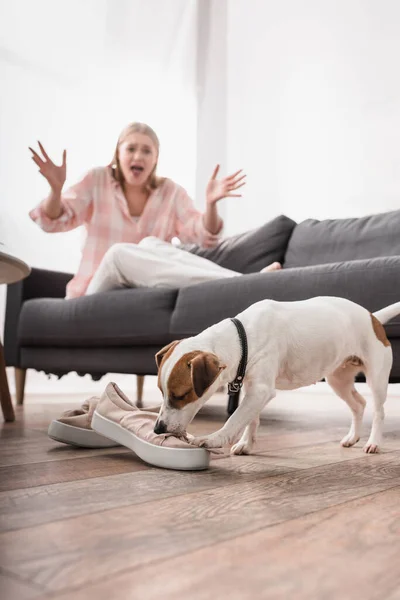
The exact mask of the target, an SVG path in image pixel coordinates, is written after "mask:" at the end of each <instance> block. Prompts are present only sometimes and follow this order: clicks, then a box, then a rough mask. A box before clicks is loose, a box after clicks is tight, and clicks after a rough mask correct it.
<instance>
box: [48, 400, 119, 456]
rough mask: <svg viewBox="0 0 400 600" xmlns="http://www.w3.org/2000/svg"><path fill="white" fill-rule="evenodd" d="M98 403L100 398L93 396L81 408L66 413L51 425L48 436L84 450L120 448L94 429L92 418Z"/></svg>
mask: <svg viewBox="0 0 400 600" xmlns="http://www.w3.org/2000/svg"><path fill="white" fill-rule="evenodd" d="M98 402H99V398H97V397H96V396H93V397H92V398H89V399H88V400H85V402H84V403H83V404H82V406H81V407H80V408H77V409H75V410H67V411H65V412H64V413H63V414H62V415H61V417H60V418H59V419H56V420H54V421H52V422H51V423H50V425H49V428H48V430H47V434H48V436H49V437H51V438H52V439H53V440H56V441H57V442H62V443H63V444H70V445H71V446H80V447H82V448H111V447H113V446H119V444H118V443H117V442H113V441H112V440H109V439H107V438H105V437H104V436H103V435H99V434H98V433H97V432H96V431H93V429H92V425H91V423H92V417H93V413H94V411H95V408H96V406H97V404H98Z"/></svg>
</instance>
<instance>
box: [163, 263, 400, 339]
mask: <svg viewBox="0 0 400 600" xmlns="http://www.w3.org/2000/svg"><path fill="white" fill-rule="evenodd" d="M399 273H400V256H389V257H385V258H373V259H366V260H354V261H346V262H341V263H330V264H324V265H316V266H313V267H298V268H296V269H283V270H282V271H276V272H272V273H254V274H251V275H243V276H242V277H234V278H232V279H223V280H220V281H211V282H207V283H202V284H199V285H195V286H189V287H187V288H183V289H181V290H179V295H178V298H177V302H176V306H175V310H174V313H173V315H172V322H171V333H172V336H173V337H175V338H180V337H182V336H189V335H195V334H197V333H199V332H200V331H202V330H203V329H204V328H206V327H209V326H210V325H213V324H214V323H217V322H218V321H220V320H222V319H226V318H227V317H234V316H235V315H236V314H237V313H239V312H241V311H243V310H245V309H246V308H247V307H248V306H250V305H251V304H253V303H254V302H259V301H260V300H265V299H266V298H271V299H273V300H278V301H280V302H290V301H293V300H305V299H307V298H312V297H313V296H341V297H342V298H347V299H348V300H352V301H353V302H356V303H358V304H361V306H364V307H365V308H367V309H368V310H370V311H371V312H374V311H375V310H379V309H380V308H383V307H384V306H388V305H389V304H394V303H395V302H399V300H400V277H399V276H398V275H399ZM385 329H386V332H387V335H388V336H389V337H390V338H397V337H398V338H400V316H398V317H396V318H395V319H393V320H392V321H391V322H390V323H389V324H387V325H386V326H385Z"/></svg>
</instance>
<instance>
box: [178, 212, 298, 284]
mask: <svg viewBox="0 0 400 600" xmlns="http://www.w3.org/2000/svg"><path fill="white" fill-rule="evenodd" d="M295 225H296V223H295V221H293V220H292V219H289V217H285V215H280V216H279V217H276V218H275V219H273V220H272V221H269V222H268V223H265V225H262V227H259V228H257V229H253V230H251V231H247V232H245V233H241V234H239V235H235V236H233V237H229V238H226V239H224V240H222V241H221V242H220V243H219V244H218V245H217V246H216V247H215V248H200V247H199V246H196V245H195V244H186V245H183V246H181V248H183V249H184V250H188V251H189V252H193V254H197V255H198V256H203V257H204V258H208V259H209V260H212V261H213V262H215V263H217V264H218V265H221V266H222V267H225V268H226V269H231V270H232V271H238V272H239V273H256V272H257V271H261V269H262V268H264V267H266V266H267V265H269V264H271V263H272V262H274V261H278V262H282V261H283V259H284V256H285V252H286V248H287V245H288V241H289V239H290V236H291V235H292V231H293V228H294V227H295Z"/></svg>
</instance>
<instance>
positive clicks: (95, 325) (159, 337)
mask: <svg viewBox="0 0 400 600" xmlns="http://www.w3.org/2000/svg"><path fill="white" fill-rule="evenodd" d="M177 294H178V291H177V290H173V289H150V288H136V289H127V290H115V291H112V292H107V293H104V294H94V295H93V296H84V297H82V298H74V299H71V300H65V299H61V298H36V299H32V300H27V301H26V302H24V304H23V306H22V310H21V313H20V319H19V326H18V340H19V345H20V346H22V347H29V346H35V347H46V346H47V347H51V348H59V347H70V348H71V347H73V348H90V347H96V346H101V347H114V346H117V347H124V346H129V347H132V346H136V345H139V346H140V345H145V346H151V345H153V344H155V345H158V346H160V345H162V344H164V343H165V344H167V343H168V342H170V341H171V334H170V321H171V313H172V311H173V309H174V306H175V302H176V298H177Z"/></svg>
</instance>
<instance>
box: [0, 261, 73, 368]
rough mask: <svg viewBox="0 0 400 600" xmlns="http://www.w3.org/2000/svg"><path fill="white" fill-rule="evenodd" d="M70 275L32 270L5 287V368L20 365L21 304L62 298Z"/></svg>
mask: <svg viewBox="0 0 400 600" xmlns="http://www.w3.org/2000/svg"><path fill="white" fill-rule="evenodd" d="M71 278H72V275H71V274H70V273H60V272H58V271H47V270H45V269H36V268H33V269H32V271H31V273H30V275H29V276H28V277H27V278H26V279H23V280H22V281H18V282H17V283H12V284H11V285H8V286H7V302H6V316H5V325H4V356H5V361H6V365H7V366H13V367H18V366H19V364H20V358H19V344H18V324H19V315H20V312H21V308H22V305H23V303H24V302H25V301H26V300H31V299H32V298H64V296H65V288H66V285H67V283H68V282H69V281H70V279H71Z"/></svg>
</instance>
